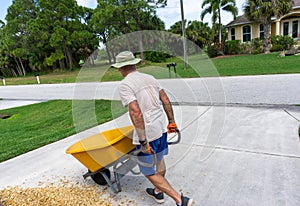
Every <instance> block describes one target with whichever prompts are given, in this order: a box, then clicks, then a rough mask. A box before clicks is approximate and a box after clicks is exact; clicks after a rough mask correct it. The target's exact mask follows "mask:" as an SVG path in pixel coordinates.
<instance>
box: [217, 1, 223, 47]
mask: <svg viewBox="0 0 300 206" xmlns="http://www.w3.org/2000/svg"><path fill="white" fill-rule="evenodd" d="M218 14H219V43H220V44H222V22H221V5H219V9H218Z"/></svg>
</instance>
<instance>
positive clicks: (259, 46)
mask: <svg viewBox="0 0 300 206" xmlns="http://www.w3.org/2000/svg"><path fill="white" fill-rule="evenodd" d="M251 45H252V54H260V53H262V52H263V51H264V39H262V38H255V39H252V40H251Z"/></svg>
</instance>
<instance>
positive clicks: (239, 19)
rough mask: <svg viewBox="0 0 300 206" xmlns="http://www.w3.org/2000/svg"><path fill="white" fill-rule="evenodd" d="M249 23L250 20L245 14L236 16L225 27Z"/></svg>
mask: <svg viewBox="0 0 300 206" xmlns="http://www.w3.org/2000/svg"><path fill="white" fill-rule="evenodd" d="M248 23H251V21H250V20H249V19H248V18H247V17H246V15H245V14H244V15H242V16H238V17H236V19H235V20H233V21H231V22H230V23H229V24H227V25H226V27H232V26H237V25H241V24H248Z"/></svg>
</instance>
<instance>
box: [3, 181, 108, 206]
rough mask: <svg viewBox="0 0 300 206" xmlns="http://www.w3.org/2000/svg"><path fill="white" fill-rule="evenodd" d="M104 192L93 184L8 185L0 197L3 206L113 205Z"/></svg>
mask: <svg viewBox="0 0 300 206" xmlns="http://www.w3.org/2000/svg"><path fill="white" fill-rule="evenodd" d="M102 194H103V190H102V191H101V189H98V188H97V187H93V186H79V185H78V186H71V187H58V186H46V187H38V188H22V187H8V188H5V189H2V190H0V199H1V203H2V206H8V205H11V206H23V205H24V206H29V205H39V206H46V205H47V206H57V205H66V206H73V205H74V206H75V205H76V206H77V205H87V206H88V205H101V206H102V205H103V206H111V205H112V203H111V201H110V198H109V197H108V198H105V199H103V197H102ZM1 203H0V205H1Z"/></svg>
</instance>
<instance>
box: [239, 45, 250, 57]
mask: <svg viewBox="0 0 300 206" xmlns="http://www.w3.org/2000/svg"><path fill="white" fill-rule="evenodd" d="M251 47H252V45H251V43H243V44H241V52H240V54H251V53H252V48H251Z"/></svg>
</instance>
